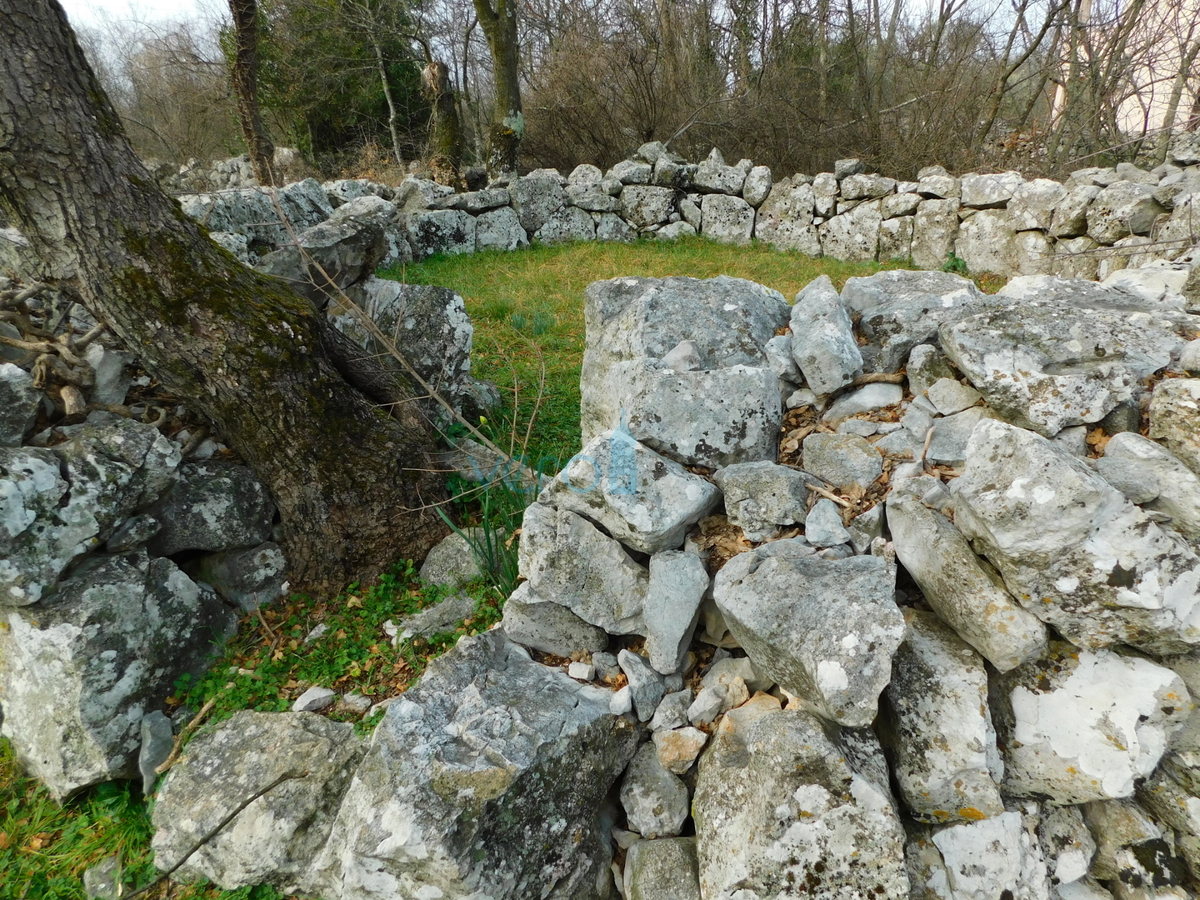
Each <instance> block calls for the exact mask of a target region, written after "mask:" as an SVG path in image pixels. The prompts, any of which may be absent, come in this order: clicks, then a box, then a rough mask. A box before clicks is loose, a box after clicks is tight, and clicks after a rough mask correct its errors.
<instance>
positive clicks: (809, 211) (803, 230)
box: [754, 176, 821, 256]
mask: <svg viewBox="0 0 1200 900" xmlns="http://www.w3.org/2000/svg"><path fill="white" fill-rule="evenodd" d="M813 204H814V197H813V190H812V185H811V184H809V183H808V182H805V181H796V180H793V179H792V178H791V177H790V176H789V177H788V178H784V179H783V180H782V181H779V182H777V183H776V184H775V186H774V187H773V188H772V189H771V193H770V195H769V196H768V197H767V199H766V202H764V203H763V205H762V206H760V207H759V208H758V216H757V220H756V222H755V225H754V234H755V236H756V237H757V238H758V239H759V240H760V241H763V242H764V243H767V244H771V245H773V246H774V247H775V248H776V249H777V250H797V251H799V252H800V253H805V254H807V255H809V256H820V254H821V241H820V238H819V237H818V236H817V229H816V228H815V227H814V226H813V224H812V221H813Z"/></svg>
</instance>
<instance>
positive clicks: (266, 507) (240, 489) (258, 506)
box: [150, 460, 275, 556]
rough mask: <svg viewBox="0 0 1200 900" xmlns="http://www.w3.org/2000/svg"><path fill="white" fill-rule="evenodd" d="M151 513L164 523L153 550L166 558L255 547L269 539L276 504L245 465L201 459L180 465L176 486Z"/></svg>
mask: <svg viewBox="0 0 1200 900" xmlns="http://www.w3.org/2000/svg"><path fill="white" fill-rule="evenodd" d="M150 514H151V515H153V516H154V517H155V518H156V519H157V520H158V521H159V523H160V524H161V525H162V528H161V529H160V530H159V532H158V534H157V535H156V536H155V537H154V540H153V542H152V544H151V548H152V549H153V551H154V552H155V553H158V554H160V555H162V556H170V555H171V554H173V553H178V552H180V551H181V550H209V551H219V550H235V549H237V548H239V547H256V546H258V545H259V544H261V543H262V542H263V541H265V540H267V539H268V538H269V537H270V536H271V526H272V523H273V521H274V518H275V504H274V503H272V502H271V497H270V494H268V493H267V489H266V486H265V485H263V483H262V482H261V481H259V480H258V479H257V478H255V477H254V473H253V472H251V471H250V469H249V467H248V466H243V465H240V464H238V463H233V462H224V461H219V460H205V461H203V462H189V463H184V464H183V465H181V466H180V467H179V480H178V482H177V483H176V484H175V486H174V487H173V488H171V490H170V492H169V493H167V494H166V495H165V496H164V497H163V498H162V499H161V500H160V501H159V502H158V503H156V504H155V505H154V506H153V507H152V508H151V509H150Z"/></svg>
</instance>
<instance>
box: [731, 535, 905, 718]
mask: <svg viewBox="0 0 1200 900" xmlns="http://www.w3.org/2000/svg"><path fill="white" fill-rule="evenodd" d="M765 546H766V547H768V548H770V547H771V545H769V544H768V545H765ZM771 552H772V551H771V550H770V549H768V550H766V551H763V550H751V551H747V552H745V553H741V554H739V555H738V556H735V557H734V558H733V559H731V560H730V561H729V562H727V563H726V564H725V566H724V567H723V568H722V569H721V571H720V572H718V573H717V577H716V579H715V581H714V583H713V597H714V599H715V600H716V602H717V607H718V608H719V609H720V611H721V614H722V616H723V617H724V619H725V624H726V625H727V626H728V628H729V631H730V632H731V633H732V634H733V636H734V637H735V638H737V641H738V643H739V644H740V645H741V646H742V647H744V648H745V649H746V654H747V655H748V656H749V657H750V659H751V661H752V662H753V663H754V667H755V669H756V670H757V671H759V672H762V673H765V674H766V675H767V676H769V677H770V678H771V680H772V681H775V682H777V683H778V684H779V686H780V687H782V688H783V689H784V690H786V691H788V692H790V693H792V694H795V695H796V696H798V697H801V698H803V699H805V700H806V701H808V702H809V703H810V704H812V708H813V709H814V710H816V711H817V712H818V713H820V715H821V716H823V717H824V718H826V719H828V720H829V721H831V722H836V723H838V724H840V725H851V726H858V725H869V724H870V723H871V721H872V720H873V719H874V718H875V713H876V710H877V707H878V700H879V694H880V693H881V692H882V691H883V689H884V687H885V686H886V685H887V683H888V680H889V679H890V677H891V661H892V655H893V654H894V653H895V651H896V648H897V647H898V646H900V642H901V641H902V640H903V638H904V616H903V615H902V614H901V613H900V610H899V609H898V608H897V606H896V604H895V602H894V601H893V599H892V595H893V593H894V588H895V575H896V573H895V567H894V565H889V564H888V563H887V562H886V561H885V560H884V559H882V558H880V557H875V556H857V557H851V558H849V559H838V560H830V559H822V558H819V557H808V556H768V555H767V554H768V553H771Z"/></svg>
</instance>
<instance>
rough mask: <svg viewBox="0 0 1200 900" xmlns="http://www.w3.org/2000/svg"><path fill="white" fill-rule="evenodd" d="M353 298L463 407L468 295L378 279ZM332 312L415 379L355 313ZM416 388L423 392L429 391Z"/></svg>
mask: <svg viewBox="0 0 1200 900" xmlns="http://www.w3.org/2000/svg"><path fill="white" fill-rule="evenodd" d="M510 212H511V210H510ZM349 297H350V299H351V300H352V301H354V303H355V304H356V305H357V306H358V308H359V309H360V310H361V311H362V312H363V313H365V314H366V315H367V317H368V318H369V319H370V320H371V321H372V322H374V323H375V325H376V327H377V328H378V330H379V331H380V332H382V333H383V335H384V336H385V337H386V338H387V339H388V340H389V341H391V342H392V343H394V344H395V346H396V348H397V349H398V350H399V351H400V352H401V353H402V354H403V355H404V360H405V362H407V363H408V365H409V366H411V367H412V368H413V369H415V370H416V372H417V374H418V375H419V376H420V377H421V378H422V379H424V380H425V383H426V384H427V385H428V386H429V388H430V389H432V390H433V391H436V392H437V393H438V394H440V395H441V397H442V398H443V399H444V400H446V401H447V402H449V403H450V405H451V406H453V407H454V408H455V409H458V408H460V406H461V405H462V402H463V400H464V399H465V396H466V395H467V394H468V392H469V391H470V387H471V381H470V373H471V342H472V340H473V338H474V334H475V329H474V326H472V325H471V319H470V317H469V316H468V315H467V310H466V306H465V305H464V303H463V299H462V297H460V296H459V295H458V294H456V293H455V292H454V291H452V290H450V289H448V288H442V287H434V286H432V285H422V284H401V283H400V282H398V281H391V280H390V279H383V278H375V277H371V278H368V279H367V280H366V281H365V282H364V283H363V284H361V285H358V286H356V287H355V288H352V289H351V290H350V292H349ZM326 314H327V315H329V316H330V317H331V318H332V320H333V323H334V326H335V327H336V328H337V329H338V330H339V331H341V332H342V333H343V334H346V335H347V336H348V337H349V338H350V339H351V340H353V341H354V343H355V344H357V345H358V346H359V347H361V348H362V349H363V350H365V351H368V352H369V353H371V354H373V355H374V356H375V358H377V359H378V361H379V364H380V365H382V366H387V367H390V368H394V369H395V370H396V372H397V375H399V376H400V377H403V378H406V379H407V378H410V377H411V376H410V375H409V373H408V370H407V369H406V368H404V367H403V366H401V365H400V364H399V363H397V362H395V361H394V358H393V357H392V355H391V352H390V350H389V349H388V348H387V347H386V346H385V345H384V343H383V342H381V341H379V340H378V339H376V337H375V336H374V334H373V333H372V332H371V331H370V330H368V329H367V327H366V326H365V325H364V323H363V322H362V320H361V318H360V317H359V316H358V315H357V314H356V313H355V312H352V311H351V310H349V309H348V308H346V307H345V306H343V305H341V304H337V303H335V304H331V305H330V307H329V308H328V309H327V310H326ZM416 387H417V389H418V390H417V392H418V393H419V394H420V393H423V392H424V391H425V390H426V389H425V388H424V387H423V386H420V385H417V386H416ZM423 405H424V406H425V408H426V411H427V413H428V414H429V415H431V416H433V417H434V418H435V419H437V418H439V417H440V416H444V415H445V413H444V412H443V408H442V407H441V406H440V405H439V404H438V403H436V402H434V401H428V402H425V403H423Z"/></svg>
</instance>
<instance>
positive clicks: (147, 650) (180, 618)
mask: <svg viewBox="0 0 1200 900" xmlns="http://www.w3.org/2000/svg"><path fill="white" fill-rule="evenodd" d="M234 624H235V619H234V616H233V614H232V613H231V612H230V611H229V610H228V608H227V607H225V605H224V604H223V603H221V601H220V600H219V599H218V598H217V596H216V595H215V594H213V593H212V592H211V591H207V590H202V589H201V588H200V587H199V586H197V585H196V584H195V583H194V582H193V581H192V580H191V579H189V578H188V577H187V576H186V575H184V574H183V572H181V571H180V570H179V569H178V568H177V567H176V566H175V564H174V563H172V562H171V561H170V560H168V559H153V560H152V559H150V558H149V557H147V555H146V553H145V551H142V552H139V553H133V554H128V555H125V556H110V557H96V558H94V559H91V560H88V561H87V562H85V563H84V564H82V565H81V566H79V567H78V568H77V569H76V570H75V571H74V572H73V573H72V575H71V577H69V578H67V579H66V580H64V581H63V582H61V583H60V584H58V585H57V586H56V587H55V588H54V590H53V591H52V592H50V593H48V594H47V595H46V596H45V597H43V600H42V603H41V604H40V605H39V606H36V607H25V608H22V609H13V610H9V611H8V612H7V613H6V614H5V616H4V626H5V627H3V628H0V694H2V695H3V697H4V720H3V727H2V729H0V734H2V735H3V736H4V737H6V738H8V739H9V740H10V741H11V742H12V746H13V751H14V753H15V755H16V757H17V760H18V761H19V762H20V763H21V764H22V766H24V767H25V768H26V769H28V770H29V771H30V772H31V773H33V774H34V775H35V776H36V777H37V778H39V779H40V780H41V781H42V782H43V783H44V784H45V785H46V786H47V787H48V788H49V789H50V792H51V793H52V794H53V795H54V796H55V797H56V798H57V799H59V800H62V799H64V798H66V797H69V796H71V795H72V794H74V793H75V792H77V791H78V790H80V789H81V788H84V787H87V786H89V785H93V784H99V783H100V782H104V781H111V780H113V779H115V778H131V777H133V776H134V775H135V774H136V772H137V758H138V748H139V746H140V745H141V723H142V718H143V716H144V715H145V714H146V713H147V712H149V711H150V710H152V709H157V708H159V707H161V706H162V704H163V702H164V701H165V700H166V697H167V694H168V693H170V691H171V688H172V686H173V685H174V684H175V681H176V680H177V679H178V678H179V677H180V676H181V675H183V674H185V673H187V674H191V675H197V674H199V673H200V672H202V671H204V669H205V668H206V667H207V666H208V664H209V654H210V653H211V652H212V648H213V647H217V646H220V644H221V643H223V642H224V640H225V639H226V638H227V637H228V636H229V635H230V634H232V632H233V628H234Z"/></svg>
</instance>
